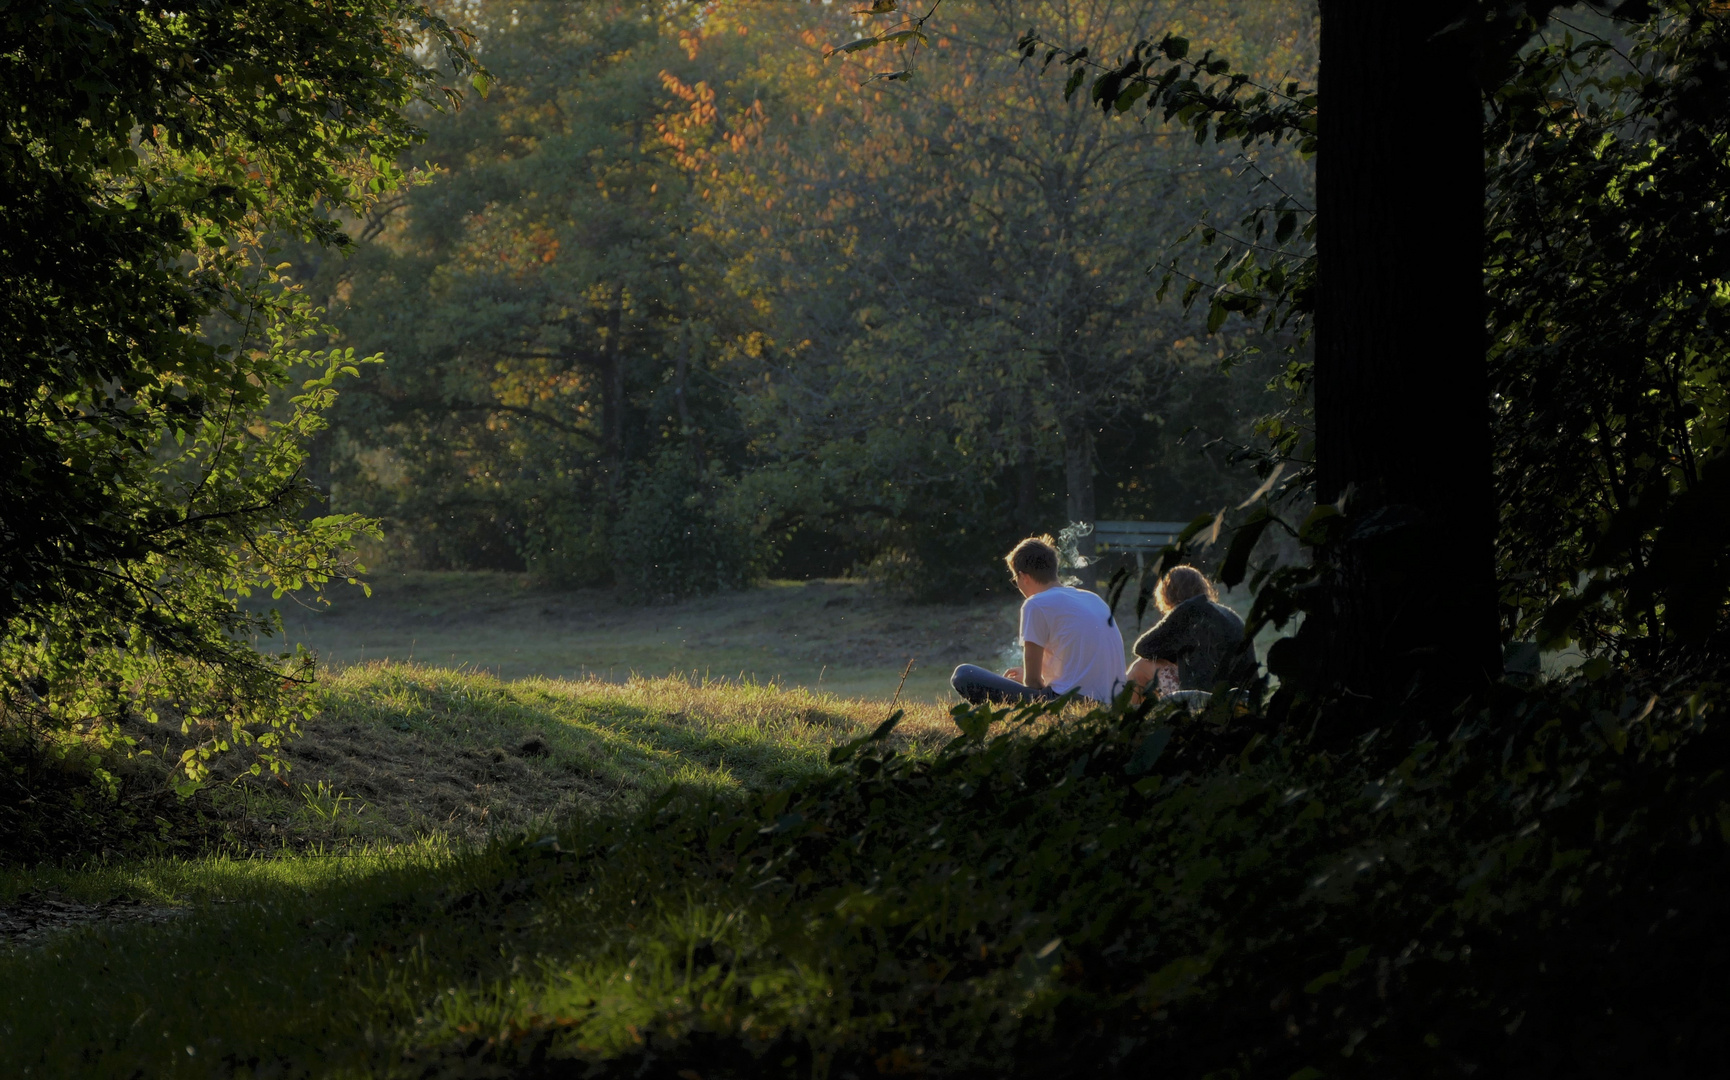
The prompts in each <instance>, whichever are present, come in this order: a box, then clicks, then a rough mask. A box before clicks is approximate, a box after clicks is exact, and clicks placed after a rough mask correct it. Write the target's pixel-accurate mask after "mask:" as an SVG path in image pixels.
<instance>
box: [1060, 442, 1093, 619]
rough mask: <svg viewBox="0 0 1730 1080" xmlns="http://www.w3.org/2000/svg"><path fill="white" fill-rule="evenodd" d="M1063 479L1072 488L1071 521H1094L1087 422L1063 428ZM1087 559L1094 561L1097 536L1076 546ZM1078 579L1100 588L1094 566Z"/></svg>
mask: <svg viewBox="0 0 1730 1080" xmlns="http://www.w3.org/2000/svg"><path fill="white" fill-rule="evenodd" d="M1063 479H1064V486H1065V488H1067V489H1068V493H1069V498H1068V500H1067V502H1068V506H1067V510H1068V514H1069V520H1070V521H1072V522H1074V521H1086V522H1090V523H1091V522H1092V521H1093V520H1094V516H1095V515H1094V504H1093V429H1092V428H1089V427H1088V426H1087V424H1086V422H1085V421H1079V420H1078V421H1075V422H1074V423H1072V424H1068V425H1065V426H1064V429H1063ZM1076 549H1077V551H1078V553H1079V554H1080V555H1081V557H1082V558H1083V559H1086V560H1091V559H1092V558H1093V534H1092V533H1089V534H1088V535H1086V536H1083V537H1082V538H1081V540H1080V542H1079V543H1077V545H1076ZM1075 576H1076V577H1078V578H1080V579H1081V587H1082V588H1084V589H1096V588H1098V574H1097V572H1096V571H1095V569H1094V568H1093V567H1092V566H1084V567H1080V568H1078V569H1077V570H1076V571H1075Z"/></svg>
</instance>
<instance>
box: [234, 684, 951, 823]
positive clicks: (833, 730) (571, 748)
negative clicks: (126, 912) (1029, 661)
mask: <svg viewBox="0 0 1730 1080" xmlns="http://www.w3.org/2000/svg"><path fill="white" fill-rule="evenodd" d="M319 694H320V706H321V708H320V710H319V713H318V715H317V716H316V717H315V718H314V719H312V720H311V721H309V722H308V723H307V724H306V725H305V730H304V734H303V736H302V737H301V738H300V739H299V740H297V741H296V742H295V743H294V745H293V746H292V747H291V748H290V751H289V757H290V761H291V762H292V764H293V766H294V767H293V769H292V771H291V772H290V773H289V774H288V776H287V778H286V779H280V778H274V777H266V778H264V779H262V780H242V782H241V783H240V784H239V785H238V786H236V787H235V788H233V789H232V790H230V791H229V792H226V793H218V795H217V797H218V799H219V801H221V800H224V799H226V800H227V801H228V804H229V805H230V806H231V807H233V808H234V809H235V811H236V812H237V813H239V814H241V815H243V816H249V817H251V818H254V819H257V820H260V821H268V822H270V827H272V828H275V829H277V830H278V835H279V836H287V835H296V836H301V837H304V836H307V835H312V836H318V837H327V838H329V839H331V840H333V841H336V840H349V841H365V840H368V839H372V840H392V841H404V840H408V839H411V838H413V837H415V836H418V835H426V834H429V833H435V832H437V833H444V834H449V835H457V836H464V837H467V838H470V839H474V840H480V839H483V838H484V837H485V836H487V835H489V834H492V833H496V832H498V831H501V830H504V831H510V830H513V829H521V828H525V827H528V826H530V825H532V824H533V823H535V822H538V821H545V820H550V819H554V818H559V817H564V816H568V815H570V814H573V813H579V812H583V811H584V810H585V809H592V808H594V807H596V806H598V805H600V804H603V803H610V802H616V801H619V800H627V801H628V800H632V799H637V798H640V797H642V796H643V795H644V794H646V793H649V792H654V791H659V790H661V789H663V788H665V787H666V786H667V785H669V784H680V785H686V786H691V787H696V788H701V789H705V790H727V789H737V788H740V787H749V786H761V785H764V784H773V783H777V782H780V781H782V780H788V779H793V778H796V777H799V776H805V775H809V774H810V773H812V772H813V771H817V770H821V769H823V768H825V767H826V764H825V762H826V758H827V755H828V752H829V749H830V748H831V747H833V746H835V745H837V744H839V743H841V742H845V741H846V740H848V739H851V738H854V737H856V736H857V735H859V734H861V733H863V732H865V731H868V730H870V729H871V728H872V727H874V726H875V725H876V724H878V723H880V722H881V721H882V720H883V718H884V717H885V716H886V715H887V714H888V711H889V703H888V702H881V701H867V700H857V699H846V698H841V697H837V696H835V695H832V694H819V693H814V692H812V691H810V690H806V689H803V688H787V687H782V686H777V685H773V684H771V685H763V684H758V683H752V682H735V681H731V680H692V679H682V678H653V679H632V680H630V681H628V682H624V683H613V682H605V681H602V680H599V679H522V680H517V681H513V682H506V681H502V680H500V679H498V678H496V677H494V676H492V675H490V674H487V673H484V672H476V671H462V670H454V669H449V668H429V667H423V666H419V665H413V664H394V663H379V664H370V665H365V666H356V667H351V668H348V669H346V670H344V671H342V672H339V673H336V674H334V675H332V676H329V677H328V678H327V679H326V680H325V682H324V683H323V684H322V686H321V688H320V690H319ZM903 705H904V707H905V708H906V710H907V711H908V713H909V716H908V718H907V720H906V721H905V722H904V724H903V725H902V728H901V731H902V732H903V734H901V735H899V736H898V737H899V738H900V739H902V740H903V741H904V742H905V744H906V745H907V746H908V747H909V748H918V749H923V750H929V749H933V748H935V747H936V746H937V745H940V744H941V742H942V741H943V740H944V739H946V738H948V737H950V736H951V735H953V733H954V727H953V725H952V723H951V722H950V720H949V717H948V715H947V713H946V710H945V709H944V708H943V707H941V706H938V705H934V704H929V703H923V704H913V703H903Z"/></svg>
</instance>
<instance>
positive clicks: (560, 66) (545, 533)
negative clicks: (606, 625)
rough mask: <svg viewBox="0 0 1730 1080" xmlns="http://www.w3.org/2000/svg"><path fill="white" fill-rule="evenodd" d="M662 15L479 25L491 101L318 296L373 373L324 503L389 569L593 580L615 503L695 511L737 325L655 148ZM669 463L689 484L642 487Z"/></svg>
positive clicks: (564, 15)
mask: <svg viewBox="0 0 1730 1080" xmlns="http://www.w3.org/2000/svg"><path fill="white" fill-rule="evenodd" d="M680 7H681V6H680V5H664V4H659V3H626V4H597V5H581V6H577V7H572V6H569V5H562V4H551V3H541V4H519V5H514V6H512V5H503V4H500V5H482V6H480V7H479V8H477V9H476V10H475V15H474V18H475V20H476V25H477V26H478V27H479V28H480V30H481V32H482V33H484V34H485V37H486V41H487V49H488V53H487V56H488V63H489V65H490V70H492V71H494V72H496V73H497V75H498V77H499V79H500V89H499V92H498V93H497V94H495V95H494V97H493V100H492V101H490V102H489V103H487V104H485V105H483V106H480V107H478V108H475V109H472V110H468V111H466V112H465V113H464V114H463V115H462V116H460V117H456V118H453V120H452V121H451V122H449V123H446V124H444V125H442V126H441V127H440V128H439V129H438V130H437V132H436V134H435V137H434V139H433V140H432V142H431V143H430V145H429V150H430V152H431V155H432V161H433V163H434V165H435V167H436V168H437V169H438V170H439V172H440V173H441V174H443V175H442V176H441V178H440V180H439V182H438V183H437V184H434V185H431V186H428V187H425V188H421V189H418V190H417V191H415V192H414V193H412V194H411V195H409V196H408V197H407V198H405V199H404V200H402V201H401V203H399V204H398V205H397V206H394V207H392V210H393V211H394V212H395V213H394V215H393V216H391V217H389V218H386V219H383V220H381V222H380V224H379V226H378V229H377V232H378V239H377V240H376V241H375V242H374V243H373V244H372V245H370V246H369V247H368V248H367V250H366V251H364V252H363V254H362V255H361V256H360V257H359V258H358V259H356V260H355V262H354V263H353V264H352V265H350V266H348V267H345V268H342V274H343V278H342V280H340V281H338V282H334V283H333V284H332V286H331V288H332V291H333V292H335V293H337V294H338V298H339V300H340V301H341V306H342V310H343V315H342V316H341V324H342V326H343V330H344V334H345V340H350V341H355V342H360V343H364V347H365V348H367V349H373V348H382V349H386V350H388V351H389V352H390V354H391V356H392V357H393V362H392V364H391V365H390V366H389V367H387V368H385V369H383V370H381V371H379V372H378V373H377V374H376V375H374V376H373V377H372V378H370V379H369V380H368V381H367V383H366V385H365V387H364V390H363V392H362V393H360V394H358V395H355V396H353V397H351V398H350V399H349V401H348V402H347V405H346V410H347V411H346V412H345V413H344V416H343V420H342V422H341V448H340V451H339V454H338V457H339V459H340V462H341V464H339V467H338V474H337V475H338V478H339V482H340V484H341V485H342V490H343V491H344V492H345V495H344V498H345V499H346V500H347V501H348V502H349V503H351V504H355V505H362V506H365V507H367V508H369V509H371V510H373V511H375V512H378V513H380V514H382V515H384V516H385V517H386V518H387V520H388V521H390V522H391V523H392V524H393V526H394V530H395V532H396V535H397V542H398V543H399V544H400V545H401V546H402V548H403V549H404V553H405V554H406V555H407V556H408V557H410V558H413V559H419V560H420V561H422V562H424V563H427V564H430V565H444V566H468V567H495V568H513V569H521V568H529V569H533V570H535V571H537V572H538V573H540V574H541V575H542V576H544V577H547V578H549V579H554V580H562V581H567V582H575V583H593V582H596V581H606V580H608V579H609V578H610V576H611V573H610V571H611V562H612V539H613V538H612V530H613V526H614V524H615V523H616V522H617V521H618V520H619V517H620V515H621V514H622V513H623V511H624V507H625V505H626V503H627V502H628V500H629V496H630V492H631V490H632V487H633V484H634V483H636V482H638V480H639V479H640V480H641V482H642V483H646V484H648V485H649V487H650V488H652V489H654V490H655V491H656V492H662V489H663V488H664V487H665V483H667V482H671V480H670V479H669V477H686V478H689V479H691V482H692V483H693V484H694V485H695V487H693V489H692V490H691V491H689V492H687V494H690V495H692V496H693V497H695V498H698V500H699V501H703V500H704V499H705V498H706V496H705V495H704V492H709V493H710V494H712V493H713V492H714V490H715V484H714V483H713V482H712V476H713V474H714V473H715V472H716V470H718V469H724V467H725V466H726V465H727V464H728V462H729V460H730V459H729V457H728V454H729V450H730V447H731V446H733V445H735V444H736V443H737V442H738V436H737V434H736V433H735V432H734V431H733V430H731V420H730V401H729V398H730V394H729V393H727V392H726V390H725V388H724V387H719V388H718V387H717V385H716V383H715V380H714V379H713V378H712V377H709V376H708V370H709V364H710V358H711V357H712V356H713V355H714V354H715V352H716V345H715V342H716V340H717V338H718V336H720V335H723V334H727V333H731V332H732V331H731V330H729V327H730V326H731V325H732V324H733V323H734V322H736V320H735V319H734V317H733V315H732V313H731V312H730V310H729V307H728V305H727V304H726V303H725V298H724V297H723V296H722V294H721V289H720V287H719V284H718V279H719V274H720V267H719V266H718V265H717V264H716V263H714V262H712V261H708V260H705V259H704V258H703V253H702V252H701V251H700V250H699V249H697V248H696V247H695V246H694V245H693V243H692V241H691V240H690V238H689V234H690V231H691V227H692V225H691V223H692V219H693V215H694V214H695V213H696V211H697V207H698V203H699V200H698V199H697V197H696V196H695V194H694V193H693V191H692V190H691V185H690V182H689V180H688V179H687V177H686V176H685V175H684V174H683V173H682V172H681V171H680V170H679V169H677V168H676V167H674V165H673V164H672V161H671V158H672V151H671V150H670V149H669V147H668V146H667V145H666V144H665V142H664V140H663V139H662V138H661V135H660V133H659V131H658V130H657V127H656V118H657V116H658V115H659V113H660V112H661V110H662V109H663V108H664V105H665V102H666V101H667V99H668V92H667V90H666V89H665V86H664V84H663V80H662V73H663V72H664V71H667V70H668V69H669V68H671V69H674V70H678V71H681V72H684V73H685V74H686V75H689V74H690V67H691V64H690V60H689V59H688V58H687V57H686V56H685V55H684V54H683V53H682V52H681V50H680V49H679V47H678V45H677V42H676V39H675V37H674V34H675V32H676V28H677V25H678V22H677V17H678V16H679V15H680V14H681V12H680V10H679V9H680ZM687 17H688V13H687ZM693 81H700V80H698V79H696V78H695V77H694V76H693ZM669 443H676V444H678V445H679V447H681V452H682V453H684V454H686V455H688V456H689V458H690V461H689V463H688V464H689V468H685V467H682V466H681V467H679V468H676V469H673V470H672V472H671V473H668V474H667V475H664V476H660V477H658V478H654V479H650V478H647V477H646V475H645V470H646V471H647V472H654V471H655V466H654V465H653V464H652V463H653V462H656V461H664V460H665V459H664V455H662V453H661V451H662V449H663V448H664V447H665V446H666V445H667V444H669ZM667 468H671V466H670V465H668V466H667ZM656 497H657V498H658V497H660V496H659V495H657V496H656ZM669 569H670V568H669ZM693 580H701V581H708V580H710V576H709V575H704V574H698V575H697V576H696V577H695V578H694V579H693ZM675 591H677V590H675Z"/></svg>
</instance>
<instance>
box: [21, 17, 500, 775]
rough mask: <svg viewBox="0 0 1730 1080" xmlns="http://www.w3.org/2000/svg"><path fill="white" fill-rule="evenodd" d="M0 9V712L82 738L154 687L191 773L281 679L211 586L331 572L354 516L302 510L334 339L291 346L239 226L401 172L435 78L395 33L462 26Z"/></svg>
mask: <svg viewBox="0 0 1730 1080" xmlns="http://www.w3.org/2000/svg"><path fill="white" fill-rule="evenodd" d="M6 27H7V32H8V38H9V41H8V45H7V46H6V51H5V53H4V55H3V56H0V98H3V100H4V108H3V110H0V111H3V114H4V116H5V137H4V139H0V159H3V163H4V165H3V168H0V258H3V259H4V261H5V264H6V266H7V268H8V275H9V277H8V284H9V287H8V289H7V290H6V294H5V296H4V298H0V320H3V321H4V326H5V340H6V348H5V354H4V358H3V359H0V364H3V368H0V371H3V373H4V374H3V375H0V455H3V461H0V484H3V485H4V487H5V493H4V505H5V508H6V509H5V515H4V519H3V522H0V574H3V575H4V580H5V582H6V586H7V587H6V589H5V590H4V591H3V592H0V620H3V621H4V631H3V632H0V658H3V659H0V722H3V723H4V725H5V727H6V728H7V730H8V732H9V733H13V734H16V733H18V732H20V731H25V732H31V733H34V734H36V735H41V734H44V733H49V734H54V733H61V732H66V731H68V730H71V731H76V732H81V733H85V734H94V735H96V736H98V737H106V736H107V735H109V734H111V733H112V731H113V724H114V723H115V722H117V721H118V720H120V719H121V718H123V717H124V716H126V715H128V714H129V713H131V712H136V711H149V710H152V709H154V708H157V707H166V709H167V710H168V711H169V712H170V714H171V715H176V716H177V717H179V718H184V720H185V723H186V724H187V725H188V727H189V728H191V727H192V726H194V725H195V724H202V725H203V726H202V727H201V728H200V731H201V732H202V733H203V734H204V735H205V736H206V738H205V739H204V741H203V742H202V743H201V744H200V745H198V746H196V747H194V748H193V749H191V750H188V751H187V757H186V758H185V759H184V761H183V764H184V766H185V769H186V772H187V774H188V776H189V778H191V779H196V778H197V777H198V776H199V775H200V774H201V772H202V770H203V765H202V762H203V761H204V759H205V758H207V757H208V755H209V754H210V753H211V752H212V751H215V750H220V749H223V748H225V747H227V746H229V745H231V744H233V743H234V742H235V741H237V740H239V741H246V740H248V739H250V738H251V736H250V735H249V734H248V732H247V725H249V724H252V723H255V722H263V723H265V724H266V734H265V735H264V736H263V737H262V741H263V743H265V744H266V745H269V744H271V743H272V742H273V741H274V740H275V738H276V735H275V733H274V731H273V728H272V725H280V724H282V723H284V722H285V721H286V719H287V717H288V715H289V714H288V713H286V712H285V711H284V710H285V709H286V708H287V704H286V703H287V702H288V701H289V700H290V699H291V698H292V694H290V693H287V692H286V691H287V690H291V689H292V688H293V687H294V686H296V685H297V684H298V680H299V676H298V675H297V674H295V672H294V671H293V670H287V669H284V668H283V667H282V666H281V665H280V664H278V663H276V662H274V661H271V660H268V659H266V658H264V657H261V656H259V655H258V654H257V653H256V652H254V651H253V649H252V648H251V647H250V646H249V645H247V644H245V641H246V639H247V638H249V637H250V636H252V635H253V634H254V633H257V632H260V631H268V630H269V629H270V620H269V619H266V618H263V617H254V616H248V615H245V614H243V613H242V612H241V611H239V610H238V608H237V606H236V596H237V594H239V595H244V594H245V593H246V592H247V590H248V589H250V588H257V587H260V586H262V587H266V588H270V589H273V590H275V591H276V593H277V594H278V595H280V594H281V592H282V591H283V590H287V589H296V588H301V587H303V586H312V587H316V586H317V585H318V584H319V583H321V582H324V581H328V580H329V579H331V578H332V577H333V576H347V575H349V574H350V573H351V572H352V567H351V565H350V562H349V560H348V557H347V556H346V554H345V551H346V548H347V547H348V545H349V543H350V541H351V540H352V539H353V538H354V536H355V534H356V533H357V532H360V531H365V530H367V529H369V528H371V526H370V524H369V523H368V522H366V521H364V520H363V519H359V518H356V517H353V516H351V515H343V516H337V517H328V516H327V517H320V518H316V519H314V520H302V519H301V518H300V515H299V510H300V508H301V506H302V504H303V503H304V502H305V501H306V500H307V498H308V496H309V490H308V487H307V485H306V483H305V482H304V479H303V477H302V476H301V466H302V462H303V460H304V454H305V450H304V446H305V443H306V440H307V439H308V437H309V436H310V435H311V434H312V433H313V432H315V431H316V430H318V428H319V427H320V426H321V425H322V424H323V420H322V419H321V414H322V413H323V411H324V410H325V409H326V408H327V407H328V406H329V405H330V403H331V399H332V397H333V393H334V391H333V386H334V383H335V380H336V379H337V378H338V377H339V376H341V375H344V374H353V373H354V371H355V368H354V367H353V364H354V362H355V361H354V357H353V354H352V353H348V352H343V353H334V352H332V353H319V354H310V353H307V352H305V351H299V350H296V348H295V343H296V341H297V340H299V339H304V338H306V337H308V336H309V335H311V334H312V333H314V332H315V331H316V329H317V319H316V316H317V312H316V311H314V310H313V309H311V308H310V306H309V305H308V303H307V302H306V300H305V298H304V297H303V296H302V295H301V294H299V293H297V292H296V291H295V290H294V289H293V288H292V287H291V286H290V285H289V283H288V282H287V281H286V280H285V279H284V278H282V277H281V276H280V275H279V271H280V270H281V269H282V268H281V267H279V266H273V264H272V260H271V258H270V254H271V253H270V251H269V250H268V249H267V248H266V246H265V244H266V237H267V236H269V235H271V234H273V233H287V234H291V235H295V236H300V237H304V238H306V239H308V240H311V241H314V242H317V243H320V244H326V245H335V246H341V245H345V244H347V243H348V238H347V237H346V235H345V234H344V233H343V231H342V226H341V224H340V222H339V216H340V215H342V214H343V213H364V212H365V210H366V208H367V207H368V206H370V205H371V204H372V203H373V202H374V201H375V200H376V199H377V198H378V197H379V196H380V195H381V194H382V193H384V192H387V191H389V190H390V189H391V188H393V187H394V186H395V185H396V184H397V183H398V182H399V180H400V173H399V171H398V169H397V167H396V165H395V164H394V162H395V159H396V157H397V155H399V154H400V153H401V152H402V151H403V150H404V149H406V148H407V147H408V146H409V145H410V144H411V143H412V142H413V141H414V140H415V138H417V137H418V135H419V131H418V129H417V128H416V127H415V126H414V124H413V123H411V122H410V121H409V120H408V119H407V118H406V117H405V115H404V110H405V109H407V108H408V107H409V106H410V105H412V104H414V103H416V102H423V103H427V104H429V105H439V104H442V103H443V102H445V101H447V100H454V99H455V97H456V96H457V95H456V91H455V90H452V89H448V88H444V89H441V87H440V86H439V83H440V81H441V80H440V79H439V77H438V73H437V72H435V71H434V70H433V69H431V68H429V67H427V66H425V64H424V63H423V62H422V60H421V59H420V57H421V56H422V55H423V54H422V50H423V49H425V50H431V54H432V55H441V54H442V57H443V58H444V59H445V60H447V61H448V62H449V64H450V66H451V68H452V69H453V70H454V71H456V72H458V73H467V72H468V71H470V70H471V69H472V67H473V64H472V58H471V56H470V54H469V52H468V45H469V39H468V38H466V37H465V36H464V35H463V33H462V32H461V31H458V30H456V29H454V28H452V27H451V26H450V25H449V24H447V23H446V22H445V21H444V20H442V19H440V18H437V17H436V16H433V15H432V14H431V13H429V12H427V11H426V10H425V9H424V8H423V7H421V6H420V5H419V4H415V3H403V2H399V0H332V2H331V3H325V2H322V0H321V2H320V3H316V4H314V3H305V2H301V0H260V2H235V3H212V4H205V5H201V6H194V7H190V8H187V7H183V6H174V5H160V4H148V3H147V4H134V5H121V4H113V3H106V2H102V0H95V2H83V0H80V2H76V3H74V2H62V0H32V2H25V3H17V4H11V5H9V6H8V7H7V9H6ZM411 27H412V28H414V29H413V30H412V31H411V30H410V29H409V28H411ZM309 365H310V366H311V368H312V369H313V371H314V377H313V378H312V379H311V380H310V381H307V382H305V383H304V385H302V386H301V387H299V388H298V390H297V389H295V388H291V387H290V386H289V385H288V383H289V375H290V371H291V369H292V368H294V367H301V368H305V367H307V366H309ZM284 399H292V400H284ZM273 400H275V401H277V402H278V403H279V407H278V409H277V412H276V413H275V414H274V417H273V416H267V415H266V414H265V412H264V410H265V408H266V406H267V405H268V404H269V403H270V402H272V401H273ZM285 679H286V681H285Z"/></svg>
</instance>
